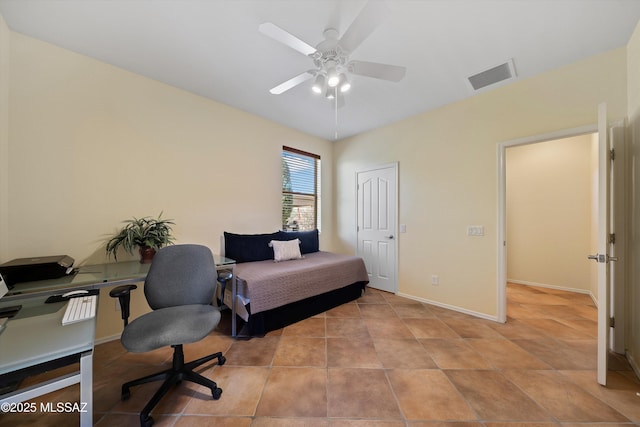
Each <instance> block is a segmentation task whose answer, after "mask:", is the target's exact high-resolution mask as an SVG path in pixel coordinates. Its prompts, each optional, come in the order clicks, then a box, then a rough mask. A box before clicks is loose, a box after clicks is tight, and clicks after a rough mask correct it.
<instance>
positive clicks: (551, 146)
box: [497, 125, 597, 323]
mask: <svg viewBox="0 0 640 427" xmlns="http://www.w3.org/2000/svg"><path fill="white" fill-rule="evenodd" d="M596 132H597V127H596V126H595V125H594V126H586V127H581V128H575V129H568V130H564V131H560V132H554V133H550V134H544V135H538V136H533V137H528V138H523V139H518V140H513V141H508V142H504V143H501V144H499V145H498V161H499V179H498V180H499V191H498V193H499V197H498V198H499V204H500V206H499V209H498V212H499V218H498V229H499V231H498V248H499V254H498V281H499V283H498V304H497V307H498V310H497V311H498V313H497V318H498V320H499V321H500V322H503V323H504V322H506V320H507V305H506V304H507V302H506V301H507V299H506V292H507V289H506V288H507V281H508V280H512V281H516V282H521V283H522V284H527V285H533V284H535V285H543V286H546V287H557V288H558V289H569V290H575V291H580V292H584V293H591V294H593V292H592V288H591V286H596V284H597V282H595V279H591V273H592V272H591V269H592V268H593V267H592V266H590V265H589V264H588V263H587V262H586V261H585V260H586V254H588V253H589V251H590V250H591V249H592V248H593V246H590V245H591V239H592V237H591V235H592V234H595V232H594V233H592V232H591V230H592V223H591V222H592V221H593V220H595V221H597V217H596V218H595V219H594V218H593V217H594V215H593V214H592V210H593V209H594V207H593V198H594V193H593V191H594V190H592V188H593V186H594V185H595V184H594V180H595V182H596V183H597V150H595V154H591V153H592V151H591V150H592V144H593V145H595V148H597V142H593V143H592V142H591V140H592V139H593V140H594V141H595V138H592V136H591V135H594V134H596ZM596 135H597V134H596ZM573 150H576V152H579V153H580V157H581V158H582V161H579V162H578V161H576V162H573V161H572V160H571V158H570V156H571V154H569V153H571V152H572V151H573ZM574 155H575V153H574ZM592 156H593V157H595V168H596V169H595V170H596V174H595V175H596V178H594V177H593V176H592V170H593V169H592V166H591V159H592ZM562 157H564V158H565V159H564V160H565V161H566V162H567V164H568V163H572V166H571V171H572V172H570V173H566V172H567V171H563V170H562V168H561V166H562V161H563V159H562ZM508 162H509V166H508V164H507V163H508ZM558 165H560V166H558ZM516 166H517V167H518V169H516ZM522 168H526V169H525V170H523V169H522ZM567 168H568V169H569V167H568V166H567ZM551 169H553V172H551ZM575 170H580V171H581V172H580V173H581V176H582V177H581V178H579V177H576V176H574V175H575ZM508 178H510V180H509V179H508ZM576 179H577V180H578V181H576ZM558 180H560V181H562V182H557V181H558ZM580 181H584V182H581V183H580V185H579V187H580V190H579V193H580V194H579V195H578V194H572V197H571V199H573V201H574V203H575V197H574V196H576V197H577V196H579V198H580V200H581V201H582V202H581V204H582V206H578V207H576V206H572V205H570V204H567V201H566V200H563V196H562V195H563V193H564V195H565V196H566V195H567V193H566V192H567V191H569V190H570V189H571V188H572V187H575V185H576V182H580ZM514 185H515V188H514ZM508 187H509V188H508ZM561 187H563V188H561ZM568 189H569V190H568ZM552 190H553V191H552ZM573 191H574V192H575V188H574V189H573ZM578 208H579V209H578ZM514 210H515V211H516V212H514ZM508 211H509V213H508ZM518 211H519V212H520V214H519V215H520V216H519V217H517V221H516V222H514V219H515V218H516V217H515V215H514V214H515V213H517V212H518ZM579 212H582V213H579ZM576 215H580V216H581V218H580V221H577V220H576V218H573V223H571V221H572V217H573V216H576ZM568 223H569V224H570V225H571V226H570V227H568V228H566V229H563V226H564V225H566V224H568ZM578 223H579V224H578ZM596 224H597V222H596ZM576 230H581V232H582V233H583V235H582V236H580V237H579V238H578V240H579V242H574V241H570V240H571V239H572V237H571V235H570V234H568V233H572V234H574V235H575V234H576V233H577V231H576ZM507 233H509V236H507ZM584 234H586V236H585V235H584ZM512 238H513V248H512V242H511V240H512ZM594 238H595V237H594ZM527 239H529V240H528V241H527ZM531 239H533V242H532V240H531ZM507 241H508V242H509V244H508V245H507ZM567 245H569V246H572V248H571V249H570V250H569V252H571V254H570V255H569V254H567V251H568V246H567ZM559 249H560V250H559ZM564 256H570V257H571V260H570V262H563V257H564ZM574 258H575V259H574ZM578 265H579V266H580V267H577V268H578V269H579V270H581V273H580V274H579V276H578V277H573V275H572V274H570V272H571V271H572V269H574V268H576V266H578ZM550 266H553V267H551V268H550ZM594 276H595V275H594ZM592 282H593V284H592Z"/></svg>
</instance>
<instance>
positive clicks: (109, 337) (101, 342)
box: [94, 334, 121, 345]
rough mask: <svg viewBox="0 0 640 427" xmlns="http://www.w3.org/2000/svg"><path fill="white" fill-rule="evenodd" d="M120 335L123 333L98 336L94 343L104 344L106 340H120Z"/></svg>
mask: <svg viewBox="0 0 640 427" xmlns="http://www.w3.org/2000/svg"><path fill="white" fill-rule="evenodd" d="M120 335H121V334H116V335H111V336H108V337H102V338H98V339H97V340H95V341H94V344H95V345H99V344H104V343H106V342H111V341H115V340H119V339H120Z"/></svg>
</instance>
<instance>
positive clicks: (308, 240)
mask: <svg viewBox="0 0 640 427" xmlns="http://www.w3.org/2000/svg"><path fill="white" fill-rule="evenodd" d="M272 242H278V243H272ZM279 242H288V243H282V244H281V243H279ZM270 244H273V245H276V248H275V249H274V248H273V247H270V246H269V245H270ZM280 245H283V246H285V245H286V246H287V247H289V248H292V247H295V246H299V254H297V256H296V257H294V258H292V259H286V260H283V259H281V257H280V258H279V255H280V254H279V251H278V249H279V247H278V246H280ZM224 248H225V256H227V257H229V258H232V259H235V260H236V262H237V264H236V267H235V274H236V287H235V288H236V290H237V295H236V298H235V300H236V304H233V303H232V301H233V300H234V295H233V287H232V286H227V287H226V288H225V291H224V295H222V288H221V287H219V288H218V292H217V295H218V299H219V300H221V301H222V302H224V304H225V305H226V306H228V307H231V308H232V313H233V316H234V317H235V316H238V317H239V318H240V319H242V321H243V322H242V323H243V326H242V329H241V330H240V331H239V332H237V331H236V330H233V331H232V335H234V336H237V337H254V336H263V335H264V334H266V333H267V332H269V331H272V330H275V329H279V328H282V327H284V326H287V325H290V324H292V323H295V322H298V321H300V320H303V319H305V318H308V317H311V316H315V315H316V314H319V313H322V312H323V311H326V310H329V309H331V308H334V307H337V306H339V305H342V304H344V303H347V302H349V301H353V300H355V299H357V298H359V297H360V296H361V295H362V293H363V292H364V289H365V287H366V285H367V283H369V277H368V274H367V271H366V268H365V264H364V261H363V260H362V258H360V257H356V256H351V255H343V254H337V253H334V252H326V251H320V250H319V243H318V231H317V230H313V231H310V232H285V231H278V232H275V233H268V234H253V235H246V234H245V235H240V234H233V233H227V232H225V234H224ZM276 260H277V261H276ZM234 323H235V322H234ZM234 329H235V328H234Z"/></svg>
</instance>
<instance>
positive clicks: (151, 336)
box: [109, 245, 226, 427]
mask: <svg viewBox="0 0 640 427" xmlns="http://www.w3.org/2000/svg"><path fill="white" fill-rule="evenodd" d="M216 277H217V275H216V269H215V264H214V261H213V255H212V254H211V251H210V250H209V248H207V247H205V246H200V245H175V246H167V247H165V248H162V249H160V250H159V251H158V253H156V255H155V257H154V258H153V263H152V264H151V267H150V269H149V274H147V278H146V280H145V282H144V294H145V297H146V298H147V302H148V303H149V306H150V307H151V308H152V309H153V311H152V312H150V313H147V314H144V315H142V316H140V317H138V318H136V319H134V320H133V321H132V322H131V323H130V324H127V319H126V317H128V310H129V308H128V301H127V300H128V298H129V293H130V291H131V290H132V289H135V285H124V286H119V287H118V288H115V289H113V290H112V291H111V292H110V293H109V294H110V295H111V296H114V297H118V298H119V300H120V304H121V306H122V305H126V308H124V307H123V308H122V312H123V320H124V323H125V328H124V331H123V332H122V337H121V341H122V345H123V346H124V347H125V348H126V349H127V350H128V351H130V352H133V353H143V352H147V351H151V350H155V349H157V348H160V347H165V346H169V345H170V346H171V347H173V366H172V367H171V368H170V369H167V370H165V371H162V372H158V373H157V374H152V375H147V376H145V377H142V378H139V379H137V380H134V381H129V382H127V383H125V384H123V385H122V400H126V399H128V398H129V397H130V395H131V392H130V390H129V389H130V388H131V387H133V386H136V385H140V384H145V383H148V382H151V381H158V380H164V382H163V384H162V386H161V387H160V388H159V389H158V391H156V393H155V394H154V395H153V397H152V398H151V400H150V401H149V403H147V405H146V406H145V407H144V408H143V409H142V412H140V425H141V426H142V427H148V426H151V425H152V424H153V418H152V417H151V416H150V415H149V414H150V412H151V410H153V408H154V407H155V406H156V405H157V404H158V402H159V401H160V399H162V397H163V396H164V395H165V394H166V393H167V391H169V389H170V388H171V387H172V386H173V385H174V384H177V383H179V382H180V381H182V380H187V381H191V382H194V383H197V384H200V385H202V386H204V387H207V388H209V389H210V390H211V395H212V397H213V399H214V400H218V399H219V398H220V395H221V394H222V389H221V388H218V386H217V384H216V383H215V382H214V381H211V380H210V379H208V378H205V377H204V376H202V375H200V374H198V373H196V372H194V371H193V370H194V369H195V368H196V367H198V366H200V365H202V364H204V363H206V362H208V361H210V360H213V359H216V358H217V359H218V365H224V363H225V362H226V359H225V357H224V356H223V355H222V353H220V352H218V353H214V354H211V355H208V356H205V357H202V358H200V359H197V360H194V361H192V362H189V363H185V362H184V353H183V349H182V345H183V344H188V343H193V342H197V341H200V340H201V339H203V338H204V337H206V336H207V335H209V333H210V332H211V331H212V330H214V329H215V328H216V326H217V325H218V322H219V321H220V310H219V309H218V308H217V307H214V306H212V305H211V302H212V299H213V293H214V290H215V281H216ZM125 310H126V314H127V316H126V317H125Z"/></svg>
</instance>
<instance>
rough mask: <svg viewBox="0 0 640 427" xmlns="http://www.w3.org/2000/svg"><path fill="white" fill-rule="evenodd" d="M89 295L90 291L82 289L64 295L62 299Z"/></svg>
mask: <svg viewBox="0 0 640 427" xmlns="http://www.w3.org/2000/svg"><path fill="white" fill-rule="evenodd" d="M88 293H89V291H86V290H82V289H80V290H77V291H70V292H67V293H66V294H62V298H67V297H72V296H74V295H84V294H88Z"/></svg>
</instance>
